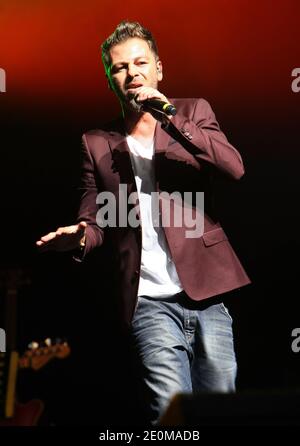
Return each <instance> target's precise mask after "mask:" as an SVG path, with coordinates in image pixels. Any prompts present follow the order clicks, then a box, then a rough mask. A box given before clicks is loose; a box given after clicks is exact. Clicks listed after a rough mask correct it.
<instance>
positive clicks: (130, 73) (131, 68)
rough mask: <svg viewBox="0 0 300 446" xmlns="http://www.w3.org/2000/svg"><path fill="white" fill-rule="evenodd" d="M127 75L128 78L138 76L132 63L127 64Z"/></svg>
mask: <svg viewBox="0 0 300 446" xmlns="http://www.w3.org/2000/svg"><path fill="white" fill-rule="evenodd" d="M127 73H128V76H130V77H134V76H136V75H137V74H138V69H137V66H136V65H135V64H134V63H130V64H128V69H127Z"/></svg>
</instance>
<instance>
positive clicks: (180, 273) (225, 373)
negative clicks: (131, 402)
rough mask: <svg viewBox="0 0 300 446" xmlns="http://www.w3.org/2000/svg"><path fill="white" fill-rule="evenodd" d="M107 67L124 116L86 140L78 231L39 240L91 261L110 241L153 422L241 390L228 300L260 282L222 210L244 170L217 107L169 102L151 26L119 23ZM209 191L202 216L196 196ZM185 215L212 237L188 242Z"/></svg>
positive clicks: (106, 53)
mask: <svg viewBox="0 0 300 446" xmlns="http://www.w3.org/2000/svg"><path fill="white" fill-rule="evenodd" d="M102 60H103V64H104V68H105V74H106V77H107V80H108V83H109V86H110V88H111V90H112V91H113V92H114V93H115V94H116V96H117V98H118V99H119V101H120V105H121V110H122V115H121V117H119V118H117V119H116V120H115V121H113V122H112V123H110V124H108V125H106V126H105V127H103V128H102V129H97V130H93V131H90V132H87V133H85V134H84V135H83V165H82V178H81V191H82V197H81V205H80V210H79V215H78V222H77V224H75V225H72V226H68V227H61V228H58V229H57V230H56V231H55V232H51V233H49V234H48V235H45V236H43V237H41V239H40V240H39V241H37V245H38V247H39V249H40V250H41V251H45V250H48V249H54V250H57V251H68V250H70V251H73V250H77V251H78V253H77V254H76V257H77V258H78V259H79V260H82V259H83V258H84V257H85V256H86V254H87V253H88V252H89V251H91V250H92V249H94V248H96V247H99V246H101V244H102V243H103V240H104V237H110V238H111V240H112V243H113V246H114V250H115V254H116V261H117V270H116V276H115V277H116V286H117V293H118V299H119V303H120V311H121V316H122V322H124V323H125V326H126V327H127V330H128V332H129V334H130V339H131V340H132V346H133V349H134V352H135V354H136V358H137V360H138V364H139V368H138V370H139V372H140V381H141V389H142V393H141V394H142V397H143V404H144V408H145V410H146V413H147V422H149V423H151V424H153V425H155V424H157V423H159V421H160V418H161V416H162V415H163V413H164V411H165V410H166V408H167V407H168V405H169V403H170V400H171V398H172V397H173V396H174V395H175V394H176V393H179V392H180V393H182V392H185V393H186V392H190V393H192V392H197V391H212V392H233V391H234V390H235V379H236V371H237V366H236V358H235V353H234V345H233V336H232V319H231V316H230V315H229V313H228V310H227V308H226V307H225V305H224V303H223V298H224V296H223V295H224V293H227V292H229V291H231V290H233V289H236V288H239V287H241V286H243V285H246V284H248V283H249V282H250V280H249V278H248V276H247V274H246V273H245V271H244V269H243V267H242V266H241V264H240V262H239V260H238V258H237V256H236V254H235V253H234V251H233V249H232V247H231V245H230V243H229V241H228V238H227V236H226V234H225V232H224V231H223V229H222V227H221V225H220V223H219V221H218V217H217V216H216V214H215V210H214V208H213V201H212V187H211V186H212V182H213V179H214V177H215V176H216V174H218V175H220V173H223V174H224V175H227V176H228V177H231V178H233V179H236V180H238V179H239V178H241V177H242V175H243V174H244V167H243V163H242V160H241V157H240V155H239V153H238V151H237V150H236V149H235V148H234V147H233V146H232V145H231V144H230V143H229V142H228V141H227V139H226V137H225V135H224V134H223V133H222V131H221V130H220V127H219V125H218V123H217V121H216V118H215V115H214V113H213V111H212V109H211V107H210V105H209V104H208V102H207V101H205V100H204V99H168V98H167V97H166V96H165V95H164V94H163V93H162V92H160V91H159V83H160V82H161V81H162V78H163V65H162V62H161V60H160V59H159V55H158V50H157V46H156V43H155V40H154V38H153V36H152V35H151V33H150V32H149V31H148V30H147V29H145V28H144V27H142V26H141V25H140V24H139V23H131V22H122V23H120V24H119V25H118V26H117V28H116V29H115V31H114V32H113V33H112V34H111V35H110V36H109V37H108V38H107V39H106V40H105V42H104V43H103V44H102ZM168 104H171V105H172V106H173V107H170V110H169V111H168V109H167V108H166V107H167V105H168ZM175 112H176V114H175ZM120 185H122V186H123V187H124V185H125V187H126V189H125V190H126V197H125V198H126V199H128V202H130V199H129V197H130V196H132V194H134V193H135V194H136V196H137V198H138V200H137V201H136V203H138V206H135V207H134V208H133V207H132V206H129V211H130V212H134V213H135V214H134V215H136V216H137V219H138V221H139V223H140V224H138V225H136V224H134V225H133V224H130V219H129V218H128V220H127V222H126V223H127V224H124V221H123V222H122V224H120V219H119V218H118V216H119V215H120V213H121V210H120ZM102 192H110V193H111V194H112V196H113V197H115V198H116V199H115V201H114V203H116V216H117V218H116V219H115V221H114V224H111V225H106V227H105V225H104V224H103V217H104V214H101V213H100V214H99V212H100V211H101V204H102V205H103V204H104V203H103V201H102V199H101V193H102ZM200 192H201V193H204V212H203V209H201V207H200V208H199V206H197V203H196V202H195V199H194V198H195V196H196V194H197V193H200ZM155 193H156V194H158V195H159V200H158V201H159V207H158V212H156V213H154V212H153V209H154V208H155V206H154V197H157V195H155ZM174 193H176V194H177V197H178V196H180V197H181V200H173V199H172V197H174V195H172V194H174ZM185 193H189V194H191V195H189V196H192V199H191V200H185ZM99 194H100V195H99ZM161 197H163V198H161ZM187 201H188V202H187ZM166 204H168V206H165V205H166ZM166 209H168V212H169V213H170V215H169V216H168V217H171V218H169V219H167V218H165V217H166V215H165V214H166V212H167V211H166ZM178 209H179V211H180V212H181V213H182V212H183V213H184V212H185V211H186V210H187V209H189V210H191V211H192V213H193V216H194V217H195V218H196V220H197V216H198V217H199V218H200V217H202V219H203V228H202V231H200V233H199V231H198V233H197V231H196V232H195V234H196V236H195V234H193V235H192V236H188V234H187V233H188V231H190V230H191V228H190V225H189V224H187V222H186V221H185V220H184V219H183V221H182V224H180V225H178V224H174V220H175V214H176V212H177V211H178ZM154 214H155V215H154ZM177 215H178V214H177ZM100 217H101V218H100ZM165 221H168V224H165V223H164V222H165ZM196 223H197V222H196ZM196 223H195V224H196ZM190 232H191V231H190Z"/></svg>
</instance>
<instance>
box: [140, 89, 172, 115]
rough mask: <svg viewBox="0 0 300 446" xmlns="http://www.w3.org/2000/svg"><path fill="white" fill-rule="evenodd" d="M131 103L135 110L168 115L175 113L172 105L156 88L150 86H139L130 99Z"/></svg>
mask: <svg viewBox="0 0 300 446" xmlns="http://www.w3.org/2000/svg"><path fill="white" fill-rule="evenodd" d="M131 105H132V107H133V108H134V109H135V110H137V111H149V112H151V111H154V112H159V113H162V114H163V115H165V116H168V117H172V116H175V115H176V113H177V110H176V108H175V107H174V105H172V104H170V103H169V102H168V100H167V98H166V97H165V96H164V95H162V94H161V93H160V92H159V91H158V90H155V89H154V88H151V87H141V89H140V90H139V91H138V92H137V94H136V95H135V96H134V98H133V99H132V100H131Z"/></svg>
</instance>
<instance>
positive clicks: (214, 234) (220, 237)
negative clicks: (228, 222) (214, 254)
mask: <svg viewBox="0 0 300 446" xmlns="http://www.w3.org/2000/svg"><path fill="white" fill-rule="evenodd" d="M202 238H203V243H204V245H205V246H212V245H215V244H217V243H219V242H223V241H224V240H228V238H227V235H226V234H225V232H224V231H223V229H222V228H216V229H213V230H212V231H209V232H205V233H204V234H203V236H202Z"/></svg>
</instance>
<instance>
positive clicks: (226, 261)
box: [78, 99, 250, 326]
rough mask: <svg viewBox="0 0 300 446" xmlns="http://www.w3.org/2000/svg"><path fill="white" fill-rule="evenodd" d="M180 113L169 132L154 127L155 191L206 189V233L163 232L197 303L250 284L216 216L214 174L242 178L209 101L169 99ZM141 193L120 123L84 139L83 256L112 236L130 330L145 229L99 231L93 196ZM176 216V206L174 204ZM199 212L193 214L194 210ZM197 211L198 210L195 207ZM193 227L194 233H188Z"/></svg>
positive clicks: (235, 153) (238, 161)
mask: <svg viewBox="0 0 300 446" xmlns="http://www.w3.org/2000/svg"><path fill="white" fill-rule="evenodd" d="M171 102H172V103H173V104H174V105H175V106H176V108H177V114H176V116H175V117H174V118H173V119H172V121H171V122H170V124H169V125H168V127H167V128H162V126H161V124H160V123H159V122H158V123H157V125H156V130H155V141H154V147H155V155H154V166H155V178H156V188H157V191H158V192H160V191H166V192H169V193H170V194H171V193H172V192H174V191H178V192H181V193H183V192H196V191H200V192H204V200H205V216H204V233H203V236H201V237H198V238H186V236H185V231H186V230H187V228H186V227H185V226H184V225H183V226H182V227H180V228H179V227H168V228H164V231H165V235H166V239H167V242H168V245H169V248H170V252H171V255H172V258H173V260H174V262H175V265H176V269H177V273H178V276H179V278H180V281H181V283H182V286H183V288H184V290H185V291H186V293H187V294H188V296H189V297H190V298H191V299H193V300H196V301H199V300H202V299H207V298H209V297H212V296H217V295H219V294H222V293H225V292H227V291H230V290H233V289H235V288H238V287H241V286H243V285H246V284H248V283H250V280H249V278H248V276H247V274H246V272H245V271H244V269H243V267H242V265H241V263H240V261H239V260H238V258H237V256H236V254H235V252H234V251H233V249H232V247H231V245H230V243H229V241H228V238H227V236H226V234H225V232H224V230H223V229H222V227H221V225H220V223H219V222H218V217H217V216H216V215H215V211H214V208H213V200H212V182H213V178H214V177H215V175H216V173H217V172H220V171H222V172H223V173H224V174H225V175H228V176H229V177H231V178H233V179H236V180H238V179H239V178H241V177H242V175H243V174H244V167H243V162H242V159H241V156H240V154H239V153H238V151H237V150H236V149H235V148H234V147H233V146H232V145H231V144H229V142H228V141H227V139H226V137H225V135H224V134H223V133H222V131H221V130H220V127H219V125H218V123H217V121H216V118H215V115H214V113H213V111H212V109H211V107H210V105H209V104H208V102H207V101H205V100H204V99H172V100H171ZM120 183H122V184H124V183H125V184H127V185H128V188H127V192H128V194H130V193H131V192H134V191H136V184H135V179H134V173H133V170H132V167H131V160H130V154H129V148H128V145H127V143H126V134H125V131H124V128H123V125H122V120H121V119H119V120H116V121H114V122H113V123H111V124H110V125H108V126H106V127H105V128H104V129H101V130H92V131H89V132H87V133H85V134H84V135H83V161H82V177H81V192H82V195H81V204H80V209H79V215H78V222H79V221H82V220H84V221H86V222H87V223H88V226H87V231H86V247H85V250H84V253H83V256H82V258H81V259H83V258H84V256H85V255H86V254H87V253H88V252H89V251H91V250H92V249H94V248H96V247H99V246H101V244H102V243H103V240H104V236H106V234H109V237H111V240H112V242H113V244H114V249H115V253H116V262H117V271H116V282H117V285H118V295H119V296H118V297H119V299H120V300H119V302H120V310H121V315H122V318H123V321H124V322H125V323H126V325H127V326H128V325H130V321H131V319H132V316H133V314H134V311H135V308H136V303H137V290H138V283H139V274H140V259H141V246H142V229H141V227H140V226H139V227H137V228H132V227H126V228H123V227H119V228H118V227H117V228H105V229H104V230H103V229H101V228H100V227H99V226H98V225H97V223H96V214H97V211H98V209H99V206H98V205H97V204H96V196H97V194H98V193H99V192H101V191H110V192H112V193H113V194H114V196H115V197H116V203H118V193H119V184H120ZM170 206H171V212H173V211H174V203H173V202H172V201H171V203H170ZM194 210H195V209H194ZM195 212H196V210H195ZM188 229H190V228H188Z"/></svg>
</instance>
